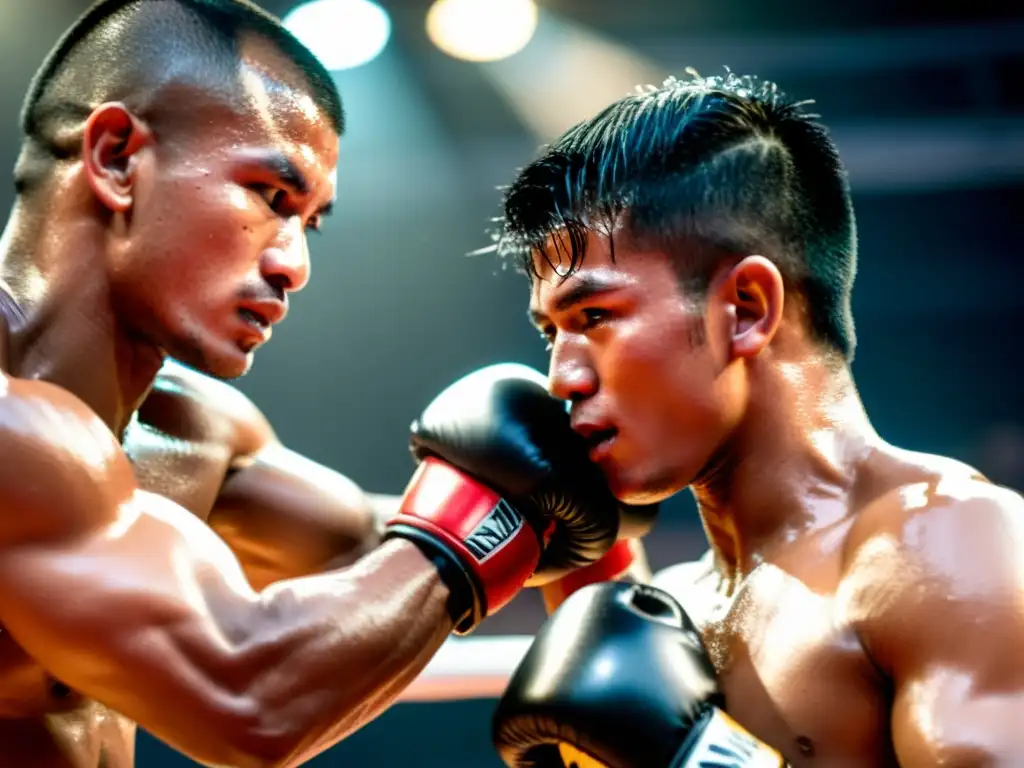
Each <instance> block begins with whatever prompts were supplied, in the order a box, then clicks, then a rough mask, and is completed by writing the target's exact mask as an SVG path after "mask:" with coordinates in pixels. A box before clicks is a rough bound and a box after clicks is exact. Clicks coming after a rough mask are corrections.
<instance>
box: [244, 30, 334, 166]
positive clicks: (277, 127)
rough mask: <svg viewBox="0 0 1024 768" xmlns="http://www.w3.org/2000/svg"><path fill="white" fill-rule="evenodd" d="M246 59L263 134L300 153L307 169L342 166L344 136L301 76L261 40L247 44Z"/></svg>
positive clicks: (251, 101) (249, 94) (250, 97)
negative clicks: (340, 142)
mask: <svg viewBox="0 0 1024 768" xmlns="http://www.w3.org/2000/svg"><path fill="white" fill-rule="evenodd" d="M241 58H242V63H241V71H240V79H241V83H242V88H243V91H244V93H245V99H246V102H247V103H248V106H249V108H250V109H251V110H252V113H253V115H254V116H255V122H256V128H257V130H258V131H259V132H260V133H262V134H263V135H265V136H266V137H267V138H268V139H270V140H272V141H274V142H276V143H278V144H282V145H287V146H288V147H289V148H290V149H292V150H293V151H295V152H297V153H299V154H300V155H301V156H302V158H303V160H304V161H305V162H306V163H307V164H310V165H316V166H318V167H319V168H320V169H321V170H322V171H323V172H325V173H329V172H332V171H333V169H334V167H335V165H337V162H338V135H337V133H335V131H334V127H333V126H332V125H331V122H330V120H329V119H328V118H327V116H326V115H324V114H323V111H322V110H321V109H320V107H319V106H317V104H316V102H315V101H314V99H313V97H312V95H311V94H310V90H309V86H308V85H307V83H306V82H305V80H304V76H303V74H302V73H301V71H299V70H298V69H297V67H295V65H294V64H292V63H291V62H290V61H289V60H288V59H287V58H286V57H285V56H284V55H283V54H282V53H280V52H279V51H277V49H275V48H274V47H273V46H272V44H270V43H269V42H264V41H262V40H260V39H258V38H256V39H253V40H248V41H245V42H243V44H242V56H241Z"/></svg>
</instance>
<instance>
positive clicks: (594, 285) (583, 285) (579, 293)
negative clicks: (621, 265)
mask: <svg viewBox="0 0 1024 768" xmlns="http://www.w3.org/2000/svg"><path fill="white" fill-rule="evenodd" d="M572 281H573V282H572V287H571V288H569V289H568V290H567V291H566V292H565V293H563V294H561V295H560V296H558V298H556V299H555V307H554V308H555V311H556V312H565V311H566V310H568V309H572V307H574V306H576V305H577V304H582V303H583V302H584V301H587V300H589V299H592V298H594V297H595V296H600V295H602V294H606V293H614V292H615V291H618V290H621V289H622V288H625V287H626V286H625V285H623V284H622V282H621V281H619V280H616V279H614V278H610V277H602V276H600V275H595V274H589V273H588V274H582V275H580V274H577V275H574V276H573V278H572ZM527 316H528V317H529V318H530V322H531V323H533V324H534V325H541V324H542V323H543V321H544V320H546V319H547V315H545V314H544V313H543V312H540V311H539V310H536V309H530V310H529V311H528V312H527Z"/></svg>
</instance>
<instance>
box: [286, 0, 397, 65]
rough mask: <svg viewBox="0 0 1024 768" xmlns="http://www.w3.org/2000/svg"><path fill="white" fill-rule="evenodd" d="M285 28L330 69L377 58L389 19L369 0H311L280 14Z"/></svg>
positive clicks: (388, 30) (387, 29)
mask: <svg viewBox="0 0 1024 768" xmlns="http://www.w3.org/2000/svg"><path fill="white" fill-rule="evenodd" d="M284 25H285V27H286V28H287V29H288V30H289V31H290V32H291V33H292V34H293V35H295V37H297V38H298V39H299V40H300V41H301V42H302V44H303V45H305V46H306V47H307V48H309V50H311V51H312V52H313V55H315V56H316V57H317V58H318V59H319V60H320V62H321V63H322V64H323V65H324V66H325V67H327V69H330V70H334V71H337V70H342V69H352V68H353V67H358V66H362V65H363V64H366V63H367V62H369V61H372V60H373V59H375V58H377V56H379V55H380V53H381V51H383V50H384V46H386V45H387V44H388V39H389V38H390V37H391V19H390V17H389V16H388V14H387V11H385V10H384V9H383V8H381V7H380V6H379V5H377V4H376V3H372V2H370V0H313V1H312V2H308V3H303V4H302V5H299V6H298V7H296V8H295V9H294V10H292V11H291V12H290V13H289V14H288V15H287V16H285V17H284Z"/></svg>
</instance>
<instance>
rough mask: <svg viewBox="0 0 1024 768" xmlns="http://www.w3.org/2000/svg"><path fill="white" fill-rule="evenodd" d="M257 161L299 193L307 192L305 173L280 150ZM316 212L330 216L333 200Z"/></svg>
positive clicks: (332, 209) (307, 183) (307, 184)
mask: <svg viewBox="0 0 1024 768" xmlns="http://www.w3.org/2000/svg"><path fill="white" fill-rule="evenodd" d="M258 163H259V165H260V166H262V167H263V168H265V169H266V170H268V171H270V172H271V173H273V174H274V175H275V176H277V177H278V178H279V179H280V180H281V181H283V182H284V183H285V184H287V185H288V186H289V187H291V188H292V189H294V190H295V191H296V192H298V193H299V194H300V195H307V194H309V181H308V180H307V179H306V174H304V173H303V172H302V169H301V168H299V166H297V165H296V164H295V162H294V161H293V160H292V159H291V158H290V157H288V156H287V155H285V154H282V153H281V152H273V153H271V154H268V155H264V156H262V157H260V158H259V161H258ZM317 213H319V214H320V215H321V216H330V215H331V214H332V213H334V201H333V200H330V201H329V202H327V203H324V204H323V205H322V206H320V209H319V210H318V211H317Z"/></svg>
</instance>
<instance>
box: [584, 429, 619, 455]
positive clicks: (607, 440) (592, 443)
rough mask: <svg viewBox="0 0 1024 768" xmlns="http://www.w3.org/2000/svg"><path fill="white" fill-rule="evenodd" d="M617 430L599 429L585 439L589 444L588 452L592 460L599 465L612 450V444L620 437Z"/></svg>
mask: <svg viewBox="0 0 1024 768" xmlns="http://www.w3.org/2000/svg"><path fill="white" fill-rule="evenodd" d="M618 434H619V431H618V430H617V429H599V430H595V431H594V432H591V433H590V434H588V435H587V436H586V437H585V438H584V439H585V441H586V444H587V452H588V454H589V456H590V460H591V461H593V462H595V463H597V462H599V461H600V460H601V459H603V458H605V457H606V456H607V455H608V453H609V452H610V451H611V449H612V444H613V443H614V442H615V438H616V437H617V436H618Z"/></svg>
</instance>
